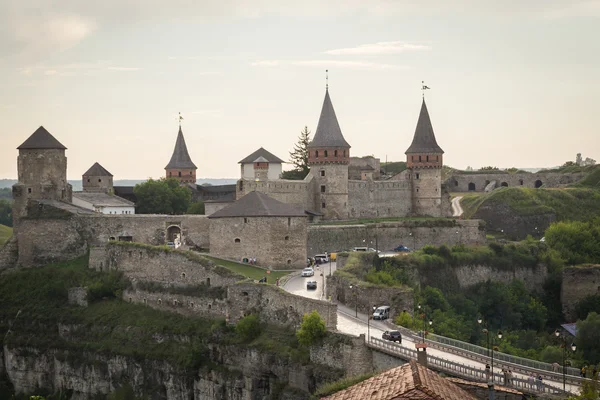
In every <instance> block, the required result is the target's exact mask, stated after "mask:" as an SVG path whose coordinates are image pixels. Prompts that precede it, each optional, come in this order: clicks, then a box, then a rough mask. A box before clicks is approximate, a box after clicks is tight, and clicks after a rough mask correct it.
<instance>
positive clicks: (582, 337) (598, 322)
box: [575, 312, 600, 364]
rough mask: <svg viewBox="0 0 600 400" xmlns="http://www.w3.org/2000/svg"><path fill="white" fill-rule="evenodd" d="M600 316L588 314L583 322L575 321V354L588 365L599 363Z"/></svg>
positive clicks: (593, 313) (592, 313)
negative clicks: (579, 354) (599, 336)
mask: <svg viewBox="0 0 600 400" xmlns="http://www.w3.org/2000/svg"><path fill="white" fill-rule="evenodd" d="M598 332H600V315H598V314H597V313H595V312H591V313H589V314H588V316H587V318H586V319H585V320H584V321H577V340H576V342H575V343H577V352H581V353H582V354H583V358H584V359H585V360H586V361H587V362H588V363H590V364H597V363H599V362H600V342H599V341H598Z"/></svg>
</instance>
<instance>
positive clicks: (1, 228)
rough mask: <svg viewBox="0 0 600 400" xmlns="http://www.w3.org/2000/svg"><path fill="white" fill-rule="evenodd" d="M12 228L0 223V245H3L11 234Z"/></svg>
mask: <svg viewBox="0 0 600 400" xmlns="http://www.w3.org/2000/svg"><path fill="white" fill-rule="evenodd" d="M12 231H13V230H12V228H9V227H8V226H6V225H0V247H2V246H4V243H6V241H7V240H8V239H10V237H11V236H12Z"/></svg>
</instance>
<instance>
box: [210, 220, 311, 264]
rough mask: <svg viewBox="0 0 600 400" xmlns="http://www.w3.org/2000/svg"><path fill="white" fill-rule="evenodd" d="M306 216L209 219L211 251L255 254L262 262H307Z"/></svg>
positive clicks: (228, 254)
mask: <svg viewBox="0 0 600 400" xmlns="http://www.w3.org/2000/svg"><path fill="white" fill-rule="evenodd" d="M307 225H308V222H307V218H306V217H234V218H212V219H211V220H210V253H211V254H213V255H215V256H217V257H223V258H230V259H236V260H240V259H242V258H244V257H246V258H250V257H255V258H256V262H257V264H259V265H263V266H268V267H279V268H304V267H305V266H306V241H307Z"/></svg>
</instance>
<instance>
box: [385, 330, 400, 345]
mask: <svg viewBox="0 0 600 400" xmlns="http://www.w3.org/2000/svg"><path fill="white" fill-rule="evenodd" d="M381 337H382V338H383V339H384V340H389V341H391V342H398V343H402V334H401V333H400V332H398V331H385V332H383V335H381Z"/></svg>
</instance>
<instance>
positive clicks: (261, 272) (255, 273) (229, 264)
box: [203, 255, 291, 285]
mask: <svg viewBox="0 0 600 400" xmlns="http://www.w3.org/2000/svg"><path fill="white" fill-rule="evenodd" d="M203 257H206V258H208V259H209V260H211V261H212V262H214V263H215V264H218V265H220V266H222V267H225V268H227V269H229V270H231V271H233V272H237V273H238V274H242V275H244V276H247V277H248V278H250V279H254V280H259V279H261V278H264V277H265V276H266V277H267V283H270V284H272V285H274V284H275V281H276V280H277V278H281V277H283V276H286V275H288V274H289V273H290V272H291V271H270V273H269V274H267V270H266V269H264V268H260V267H255V266H253V265H247V264H240V263H237V262H234V261H228V260H223V259H221V258H217V257H213V256H207V255H203Z"/></svg>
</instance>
